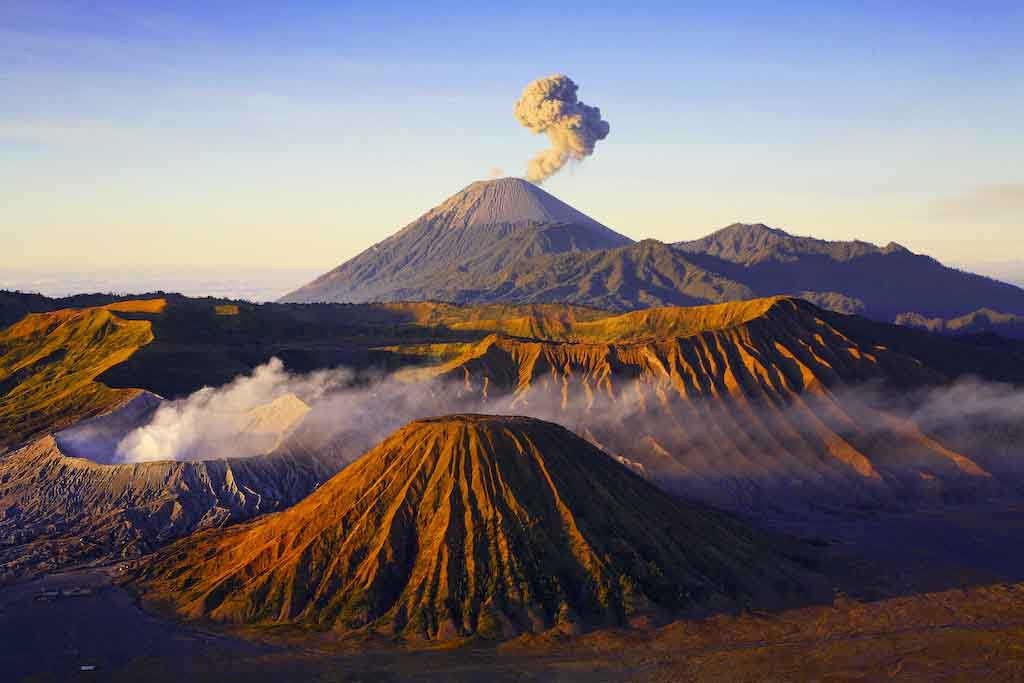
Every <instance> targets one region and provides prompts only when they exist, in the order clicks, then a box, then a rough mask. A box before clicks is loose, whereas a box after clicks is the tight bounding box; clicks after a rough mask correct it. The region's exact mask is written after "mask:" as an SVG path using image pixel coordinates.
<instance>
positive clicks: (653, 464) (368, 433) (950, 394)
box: [117, 359, 1024, 508]
mask: <svg viewBox="0 0 1024 683" xmlns="http://www.w3.org/2000/svg"><path fill="white" fill-rule="evenodd" d="M408 378H409V375H405V374H398V375H379V376H375V377H367V376H365V375H363V376H357V375H356V374H354V373H352V372H350V371H346V370H333V371H325V372H316V373H312V374H309V375H291V374H289V373H287V372H285V370H284V368H283V366H282V364H281V363H280V361H277V360H276V359H275V360H272V361H271V362H270V363H268V364H267V365H264V366H261V367H259V368H257V369H256V370H255V371H254V372H253V373H252V374H251V375H249V376H246V377H240V378H238V379H236V380H234V381H233V382H231V383H229V384H227V385H225V386H223V387H220V388H217V389H210V388H206V389H202V390H200V391H198V392H196V393H195V394H193V395H192V396H190V397H188V398H187V399H184V400H181V401H176V402H173V403H169V404H165V405H164V406H162V407H161V408H160V409H159V410H157V412H156V413H155V415H154V416H153V418H152V419H151V420H150V422H149V423H148V424H146V425H145V426H142V427H140V428H138V429H135V430H134V431H132V432H130V433H129V434H127V436H125V437H124V438H123V439H122V440H121V442H120V444H119V445H118V448H117V452H118V455H119V456H120V458H121V459H123V460H128V461H138V460H151V459H157V458H160V459H167V458H171V459H177V460H186V459H209V458H218V457H232V456H250V455H256V454H258V453H264V452H268V451H269V450H273V449H278V450H281V451H285V452H291V453H293V454H296V455H301V454H302V453H320V454H325V453H326V454H335V455H337V456H338V457H339V462H347V461H350V460H352V459H354V458H356V457H358V456H359V455H361V454H362V453H363V452H365V451H366V450H369V449H370V448H371V447H373V446H374V445H376V444H377V443H378V442H380V441H381V440H383V439H384V438H385V437H387V436H388V435H390V434H391V433H392V432H394V431H395V430H396V429H398V428H399V427H401V426H402V425H404V424H406V423H407V422H409V421H411V420H415V419H419V418H424V417H431V416H437V415H445V414H452V413H466V412H479V413H489V414H514V415H526V416H530V417H536V418H540V419H544V420H548V421H551V422H556V423H559V424H562V425H564V426H565V427H567V428H569V429H571V430H573V431H575V432H577V433H578V434H580V435H581V436H584V437H585V438H587V439H589V440H591V441H593V442H594V443H596V444H597V445H599V446H600V447H602V448H603V449H604V450H606V451H607V452H608V453H609V454H611V455H613V456H615V457H617V458H618V459H620V460H621V461H624V462H626V463H627V464H630V465H631V466H633V468H634V469H636V470H639V471H641V472H642V473H644V474H646V475H647V476H650V477H651V478H653V479H655V480H657V481H659V482H661V483H662V484H663V485H665V486H666V487H668V488H670V489H672V490H674V491H676V492H679V493H682V494H685V495H687V496H690V497H694V498H699V499H703V500H706V501H709V502H714V503H718V504H722V505H726V506H728V507H749V508H755V507H759V506H762V505H785V504H796V503H797V502H798V501H799V500H805V501H806V500H812V501H813V500H821V499H823V496H824V499H828V500H834V501H836V502H840V501H847V502H850V501H855V500H857V501H871V500H876V501H887V500H893V499H899V498H900V497H901V496H902V493H900V492H906V494H907V495H908V496H913V495H917V493H923V494H927V490H925V489H926V488H927V487H930V486H933V484H932V483H929V482H933V481H936V480H937V481H941V482H944V486H945V485H948V486H953V487H959V486H962V485H968V486H977V485H984V486H990V485H996V484H998V486H1000V487H1001V488H1002V490H1003V491H1010V490H1022V491H1024V392H1022V391H1021V390H1020V388H1017V387H1013V386H1010V385H1004V384H997V383H992V382H984V381H980V380H974V379H966V380H961V381H959V382H956V383H952V384H950V385H947V386H943V387H935V388H932V389H928V390H923V391H921V392H918V393H915V394H912V395H907V394H905V393H904V394H899V395H897V394H895V393H894V392H890V391H886V390H884V389H882V388H881V387H879V386H877V385H862V386H858V387H838V388H836V389H835V390H834V391H828V392H824V393H803V394H800V395H798V396H797V397H795V398H793V400H792V402H791V403H788V404H787V405H779V404H777V403H774V402H768V401H764V402H759V401H756V400H751V401H742V400H738V399H737V398H736V397H732V396H713V395H707V396H700V395H687V396H685V397H684V396H682V395H680V394H678V393H676V392H675V391H674V389H673V387H672V386H671V385H670V384H668V383H665V382H661V381H659V380H653V381H651V382H647V381H635V378H634V379H632V380H631V379H629V378H626V377H617V378H609V380H608V381H607V382H605V381H601V382H598V383H597V384H595V383H594V380H593V378H589V379H588V378H587V377H585V376H582V375H576V376H574V377H570V378H567V379H566V380H565V381H564V382H563V381H562V380H560V379H554V378H550V377H547V378H546V377H537V378H535V382H534V384H533V386H532V387H531V388H530V389H528V390H527V391H525V392H513V391H511V390H510V389H507V388H506V389H502V388H501V387H498V386H495V382H493V381H487V380H486V378H483V377H480V376H476V375H475V374H473V373H471V375H470V376H461V375H460V377H459V379H458V380H455V379H452V380H430V381H411V380H409V379H408ZM613 387H614V388H613ZM289 396H294V397H295V398H296V399H301V401H302V402H304V403H305V404H307V405H309V406H310V409H309V410H308V412H307V411H305V410H302V411H301V414H296V412H295V411H294V410H293V411H291V412H288V408H289V407H291V408H294V406H295V402H294V401H290V400H285V399H286V397H289ZM737 401H738V402H737ZM282 411H284V412H286V413H287V415H286V417H285V419H278V413H279V412H282ZM254 413H255V414H258V415H261V416H262V419H260V420H255V421H254V420H253V418H252V416H253V414H254ZM266 423H269V424H270V425H271V428H270V429H263V430H262V432H261V431H260V429H258V428H257V427H256V426H259V425H264V424H266ZM254 425H256V426H254ZM823 430H825V431H827V434H826V435H824V436H823V433H824V432H823ZM270 437H273V438H270ZM851 449H853V450H851ZM854 450H855V451H856V452H859V453H863V455H864V457H866V458H867V460H868V461H870V465H871V468H872V469H873V470H875V471H877V474H878V476H874V475H871V473H870V472H865V471H857V470H856V468H855V467H854V465H852V464H851V463H850V462H849V461H848V460H844V459H843V458H845V457H846V456H845V455H844V454H849V453H852V452H853V451H854ZM837 454H838V455H837ZM959 455H962V456H964V458H959ZM838 456H843V457H838ZM966 459H969V460H966ZM975 465H976V466H975ZM989 475H991V476H989ZM922 487H925V488H922ZM929 495H930V494H929Z"/></svg>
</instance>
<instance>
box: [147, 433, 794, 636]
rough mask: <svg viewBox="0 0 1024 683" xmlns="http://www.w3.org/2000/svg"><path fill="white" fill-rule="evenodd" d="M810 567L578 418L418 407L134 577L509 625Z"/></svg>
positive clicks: (300, 616) (396, 618)
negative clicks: (298, 492) (328, 473)
mask: <svg viewBox="0 0 1024 683" xmlns="http://www.w3.org/2000/svg"><path fill="white" fill-rule="evenodd" d="M807 577H808V574H807V573H806V572H805V571H804V570H802V569H801V568H800V567H798V566H797V565H795V564H794V563H793V562H792V561H790V560H788V559H785V558H784V557H783V556H782V555H781V554H779V553H777V552H776V551H775V550H773V549H772V548H771V547H769V543H768V541H767V540H766V539H762V538H759V537H758V535H757V534H756V533H755V532H754V531H752V530H751V529H750V528H748V527H747V526H745V525H744V524H742V523H740V522H738V521H737V520H736V519H734V518H733V517H730V516H727V515H725V514H722V513H719V512H715V511H713V510H711V509H707V508H702V507H699V506H695V505H689V504H685V503H681V502H679V501H678V500H677V499H675V498H672V497H671V496H669V495H668V494H666V493H664V492H662V491H661V490H659V489H657V488H656V487H654V486H653V485H652V484H650V483H648V482H647V481H646V480H644V479H643V478H641V477H639V476H636V475H634V474H633V473H632V472H630V471H629V470H628V469H626V468H625V467H623V466H622V465H620V464H619V463H617V462H616V461H614V460H613V459H612V458H611V457H609V456H608V455H606V454H605V453H603V452H602V451H600V450H598V449H597V448H596V447H594V446H593V445H591V444H590V443H588V442H586V441H584V440H583V439H581V438H580V437H578V436H576V435H575V434H573V433H572V432H569V431H568V430H566V429H564V428H562V427H560V426H558V425H555V424H552V423H548V422H543V421H540V420H534V419H529V418H520V417H489V416H479V415H459V416H450V417H443V418H436V419H429V420H422V421H418V422H413V423H410V424H409V425H407V426H406V427H404V428H402V429H401V430H399V431H398V432H396V433H395V434H394V435H392V436H391V437H389V438H388V439H386V440H385V441H384V442H382V443H381V444H380V445H378V446H377V447H376V448H374V449H372V450H371V451H369V452H368V453H367V454H366V455H364V456H363V457H362V458H361V459H359V460H358V461H356V462H355V463H353V464H352V465H351V466H349V467H348V468H346V469H345V470H343V471H342V472H341V473H340V474H338V475H336V476H335V477H334V478H333V479H331V480H330V481H329V482H328V483H326V484H325V485H324V486H323V487H321V488H320V489H319V490H318V491H316V492H315V493H314V494H312V495H310V496H309V497H308V498H307V499H306V500H304V501H302V502H301V503H299V504H298V505H296V506H294V507H293V508H291V509H289V510H287V511H284V512H282V513H279V514H274V515H269V516H267V517H264V518H262V519H260V520H257V521H255V522H254V523H249V524H246V525H241V526H237V527H232V528H229V529H224V530H219V531H216V532H212V533H203V534H199V535H196V536H193V537H192V538H190V539H188V541H187V542H181V543H178V544H175V545H173V546H170V547H168V548H167V549H165V550H163V551H161V552H160V553H158V554H157V555H156V556H155V557H154V559H153V560H152V561H150V562H149V563H148V564H147V565H145V566H144V567H142V569H141V570H140V572H139V574H138V576H137V578H136V580H137V586H138V587H139V588H140V589H141V590H142V592H143V593H144V594H145V595H146V597H147V598H148V599H151V600H154V601H156V602H162V603H164V604H167V605H169V606H171V607H172V608H174V609H175V610H177V611H178V612H180V613H182V614H184V615H187V616H191V617H205V618H212V619H215V620H224V621H231V622H251V623H303V624H307V625H314V626H319V627H325V628H338V629H342V630H349V629H359V628H363V627H369V628H371V629H374V630H378V631H382V632H386V633H400V634H404V635H407V636H413V637H428V638H445V637H455V636H459V635H468V634H472V633H479V634H483V635H489V636H508V635H512V634H515V633H518V632H523V631H540V630H544V629H547V628H551V627H553V626H556V625H573V626H586V625H602V624H616V623H623V622H626V621H628V620H631V619H633V618H635V617H643V616H644V615H649V614H651V613H652V612H661V611H663V610H678V609H685V608H690V607H696V606H709V605H711V606H738V605H747V604H750V603H752V602H755V601H759V600H761V599H765V598H767V597H769V596H774V597H777V596H778V594H780V593H787V592H790V591H799V590H802V587H803V586H805V585H807V584H806V583H805V581H806V579H807Z"/></svg>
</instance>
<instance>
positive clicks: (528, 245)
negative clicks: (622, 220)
mask: <svg viewBox="0 0 1024 683" xmlns="http://www.w3.org/2000/svg"><path fill="white" fill-rule="evenodd" d="M630 243H631V240H630V239H629V238H628V237H625V236H623V235H620V234H618V233H617V232H615V231H614V230H612V229H611V228H608V227H605V226H604V225H601V224H600V223H598V222H597V221H595V220H594V219H592V218H590V217H589V216H586V215H584V214H583V213H581V212H579V211H577V210H576V209H574V208H572V207H571V206H569V205H568V204H566V203H565V202H563V201H561V200H559V199H556V198H555V197H553V196H552V195H550V194H548V193H547V192H545V191H544V190H542V189H540V188H539V187H537V186H536V185H534V184H533V183H529V182H527V181H525V180H521V179H519V178H501V179H499V180H491V181H486V182H476V183H473V184H471V185H469V186H468V187H466V188H464V189H463V190H462V191H460V192H458V193H456V194H454V195H452V196H451V197H449V198H448V199H447V200H446V201H444V202H443V203H442V204H441V205H439V206H437V207H435V208H434V209H431V210H430V211H428V212H427V213H426V214H424V215H423V216H421V217H419V218H418V219H416V220H415V221H413V222H412V223H410V224H409V225H407V226H406V227H405V228H403V229H402V230H400V231H399V232H398V233H396V234H395V235H392V236H391V237H389V238H388V239H386V240H384V241H383V242H380V243H379V244H376V245H374V246H372V247H370V248H369V249H367V250H366V251H364V252H363V253H361V254H359V255H358V256H356V257H355V258H353V259H352V260H350V261H347V262H346V263H344V264H342V265H341V266H339V267H338V268H335V269H334V270H332V271H330V272H329V273H327V274H325V275H323V276H321V277H319V278H317V279H316V280H314V281H313V282H311V283H309V284H308V285H306V286H305V287H302V288H301V289H298V290H296V291H295V292H292V293H291V294H289V295H288V296H286V297H284V299H282V301H286V302H316V301H350V302H366V301H375V300H388V301H398V300H402V299H410V300H412V299H427V298H431V297H434V298H442V299H443V298H453V297H452V296H451V295H447V296H446V295H445V292H448V291H449V290H452V291H454V290H459V291H461V290H465V289H472V288H473V287H475V286H477V284H479V283H482V282H483V281H484V280H488V279H491V278H493V277H494V275H495V274H496V273H499V272H501V271H502V270H503V269H504V268H505V267H506V266H508V265H510V264H512V263H514V262H516V261H517V260H520V259H524V258H527V259H528V258H530V257H535V256H540V255H544V254H552V253H562V252H579V251H590V250H595V249H610V248H614V247H621V246H623V245H627V244H630ZM478 281H479V282H478Z"/></svg>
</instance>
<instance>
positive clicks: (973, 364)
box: [417, 298, 1024, 510]
mask: <svg viewBox="0 0 1024 683" xmlns="http://www.w3.org/2000/svg"><path fill="white" fill-rule="evenodd" d="M645 316H647V317H648V319H647V320H645V319H644V317H645ZM651 317H653V318H654V320H651V319H650V318H651ZM865 326H866V327H865ZM872 326H876V327H877V328H879V329H875V327H872ZM645 327H646V328H647V331H644V328H645ZM881 328H884V329H881ZM890 329H891V330H892V331H893V333H894V334H895V336H892V337H886V334H887V332H888V331H890ZM634 331H635V332H634ZM902 332H905V333H906V334H908V335H909V336H903V337H900V336H899V334H901V328H895V327H892V326H887V325H878V324H876V323H870V322H868V321H865V320H863V319H858V318H851V317H847V316H840V315H837V314H832V313H828V312H826V311H822V310H821V309H817V308H815V307H813V306H811V305H810V304H807V303H806V302H802V301H799V300H795V299H786V298H781V299H768V300H760V301H753V302H744V303H730V304H722V305H719V306H708V307H702V308H698V309H668V310H665V311H660V310H655V311H650V312H643V311H642V312H636V313H630V314H626V315H625V316H622V319H619V320H616V319H615V318H610V319H607V320H604V321H595V322H592V323H586V324H584V325H581V326H580V327H579V331H577V332H575V333H573V332H570V333H569V335H567V336H566V337H567V339H568V340H565V339H563V340H528V339H521V338H509V337H504V336H501V335H492V336H491V337H489V338H488V339H486V340H484V341H483V342H481V343H479V344H478V345H476V346H474V347H472V348H470V349H468V350H467V351H465V353H464V354H463V355H462V356H461V357H459V358H456V359H454V360H452V361H450V362H448V363H446V364H443V365H441V366H438V367H436V368H432V369H427V370H421V371H418V372H417V377H418V379H419V380H420V381H422V380H423V378H424V375H427V374H429V375H432V376H433V377H434V378H435V380H437V381H440V382H441V383H442V384H443V385H445V386H447V387H448V391H449V392H451V393H454V394H457V395H458V396H459V399H460V400H462V401H465V402H466V403H465V405H470V406H472V405H483V406H486V410H488V411H491V412H510V413H516V414H528V415H533V416H536V417H541V418H544V419H549V420H552V421H556V422H559V423H561V424H565V425H566V426H569V427H571V428H572V429H574V430H575V431H577V432H579V433H581V434H585V435H587V437H588V438H589V439H591V440H592V441H594V442H595V443H598V444H600V445H601V446H602V447H604V448H605V449H606V450H608V451H609V452H611V453H613V454H615V455H616V456H620V457H623V458H625V459H626V460H627V461H630V462H632V463H634V464H635V465H636V466H638V467H640V468H641V469H642V470H643V471H644V472H646V473H647V475H648V476H650V477H651V478H653V479H655V480H656V481H658V482H660V483H662V484H663V485H665V486H666V487H668V488H670V489H672V490H675V491H678V492H680V493H684V494H686V495H688V496H691V497H697V498H700V499H703V500H707V501H710V502H714V503H715V504H718V505H723V506H727V507H731V508H738V509H767V510H772V509H785V508H789V507H793V506H811V507H821V506H825V507H837V508H841V507H846V506H849V505H894V504H899V503H901V502H910V501H914V500H917V501H920V500H922V499H924V500H940V499H943V498H949V497H951V496H960V495H971V496H974V495H979V494H980V495H989V494H994V493H996V492H998V491H1000V490H1003V491H1006V492H1010V491H1019V490H1020V487H1021V483H1022V482H1024V479H1022V477H1021V475H1022V474H1024V472H1022V468H1021V467H1019V466H1018V465H1017V464H1016V463H1015V461H1014V460H1013V459H1010V458H1003V457H1000V456H999V455H998V451H999V450H1000V448H1001V447H1000V448H997V447H995V444H996V443H1002V442H1006V443H1007V444H1009V443H1011V441H1012V439H1013V438H1016V437H1012V436H1008V433H1007V432H1006V431H1005V429H1004V431H1003V432H1000V431H999V428H995V427H993V426H991V425H990V426H986V427H985V428H984V429H982V428H981V427H980V426H978V429H976V430H974V431H973V432H972V431H971V430H953V431H952V433H947V432H946V431H944V429H945V422H946V421H945V420H940V419H937V418H935V417H931V416H930V415H931V413H930V412H928V411H924V412H921V407H922V406H926V407H927V406H928V405H929V402H932V401H934V400H935V398H936V397H940V398H941V397H943V396H945V394H944V393H943V392H946V391H948V387H949V386H950V382H951V378H952V377H955V376H959V375H961V374H979V373H986V372H987V373H990V374H993V376H999V377H1001V378H1003V379H1009V378H1011V377H1014V378H1015V379H1017V381H1020V380H1021V379H1024V373H1022V372H1021V371H1020V369H1019V363H1018V362H1016V359H1015V358H1014V357H1011V356H1009V355H1006V354H1000V353H997V352H988V351H985V350H983V349H977V350H975V349H973V348H972V347H969V346H965V345H958V344H952V343H950V342H948V341H947V340H945V339H941V338H932V337H931V336H929V335H924V334H921V333H915V332H913V331H911V330H903V331H902ZM663 335H664V336H663ZM876 337H877V338H876ZM883 341H885V342H891V343H893V344H895V345H896V346H898V347H900V350H895V349H894V348H890V347H889V346H887V345H883V343H882V342H883ZM972 356H973V357H974V358H973V359H972ZM964 363H966V364H964ZM1000 363H1003V365H1000ZM1015 368H1016V369H1015ZM949 422H950V424H952V423H953V422H954V420H952V418H950V420H949ZM1003 427H1006V425H1003ZM972 433H973V434H977V435H979V436H978V438H975V439H969V438H968V439H965V438H964V435H965V434H972ZM1007 439H1010V440H1011V441H1007Z"/></svg>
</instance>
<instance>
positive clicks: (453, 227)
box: [282, 178, 1024, 336]
mask: <svg viewBox="0 0 1024 683" xmlns="http://www.w3.org/2000/svg"><path fill="white" fill-rule="evenodd" d="M779 295H784V296H799V297H801V298H803V299H806V300H808V301H811V302H812V303H815V304H816V305H819V306H821V307H823V308H827V309H829V310H833V311H837V312H840V313H857V314H861V315H865V316H867V317H870V318H874V319H876V320H883V321H886V322H893V321H895V320H897V319H911V318H913V317H914V316H921V317H924V318H927V319H954V318H959V317H961V316H965V315H968V314H970V313H972V312H975V311H978V310H979V309H983V308H990V309H992V311H993V312H994V313H995V315H997V316H1001V317H1003V318H1006V317H1007V316H1017V315H1024V290H1022V289H1021V288H1020V287H1016V286H1014V285H1011V284H1007V283H1003V282H997V281H995V280H992V279H989V278H986V277H982V276H980V275H974V274H972V273H966V272H963V271H960V270H957V269H955V268H949V267H947V266H944V265H943V264H941V263H939V262H938V261H937V260H935V259H933V258H931V257H930V256H927V255H924V254H916V253H914V252H912V251H910V250H909V249H907V248H906V247H903V246H901V245H899V244H896V243H894V242H890V243H889V244H887V245H886V246H877V245H874V244H871V243H868V242H864V241H860V240H854V241H847V242H832V241H826V240H821V239H815V238H813V237H799V236H794V235H791V234H789V233H787V232H785V231H783V230H779V229H777V228H772V227H769V226H766V225H764V224H761V223H752V224H747V223H736V224H733V225H730V226H728V227H725V228H722V229H721V230H718V231H716V232H713V233H711V234H710V235H707V236H706V237H704V238H702V239H698V240H692V241H684V242H677V243H675V244H664V243H662V242H658V241H656V240H651V239H647V240H643V241H640V242H633V241H632V240H630V239H628V238H626V237H624V236H622V235H620V234H618V233H616V232H614V231H612V230H610V229H609V228H607V227H605V226H604V225H601V224H600V223H598V222H597V221H595V220H593V219H591V218H589V217H588V216H586V215H585V214H583V213H581V212H580V211H577V210H576V209H574V208H572V207H571V206H569V205H568V204H565V203H564V202H562V201H560V200H558V199H556V198H555V197H553V196H551V195H550V194H548V193H546V192H544V191H543V190H541V189H540V188H538V187H536V186H535V185H533V184H531V183H528V182H526V181H524V180H520V179H517V178H502V179H500V180H493V181H488V182H478V183H473V184H472V185H470V186H468V187H467V188H465V189H464V190H462V191H461V192H459V193H457V194H455V195H454V196H452V197H451V198H449V199H448V200H447V201H445V202H444V203H443V204H441V205H440V206H438V207H437V208H435V209H433V210H431V211H430V212H428V213H426V214H425V215H424V216H422V217H421V218H419V219H417V220H416V221H414V222H413V223H412V224H410V225H409V226H407V227H406V228H404V229H403V230H401V231H400V232H398V233H397V234H395V235H394V236H392V237H390V238H388V239H386V240H384V241H383V242H381V243H380V244H377V245H375V246H373V247H371V248H370V249H368V250H367V251H365V252H363V253H362V254H360V255H359V256H356V257H355V258H354V259H352V260H350V261H348V262H346V263H344V264H342V265H341V266H339V267H338V268H336V269H334V270H332V271H330V272H329V273H327V274H325V275H323V276H322V277H320V278H318V279H317V280H314V281H313V282H311V283H310V284H308V285H306V286H305V287H302V288H300V289H298V290H296V291H295V292H292V293H291V294H289V295H287V296H286V297H284V298H283V299H282V301H283V302H300V303H313V302H352V303H366V302H373V301H382V302H398V301H445V302H451V303H456V304H463V305H465V304H492V303H501V304H537V303H545V304H551V303H561V304H573V305H578V306H590V307H595V308H601V309H604V310H611V311H629V310H636V309H641V308H652V307H661V306H695V305H701V304H712V303H725V302H729V301H739V300H744V299H752V298H757V297H769V296H779ZM999 331H1000V332H1001V333H1004V334H1012V335H1014V336H1020V335H1021V334H1024V333H1021V332H1020V331H1019V330H1018V329H1017V328H1015V327H1014V326H1012V325H1002V326H1000V328H999Z"/></svg>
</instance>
